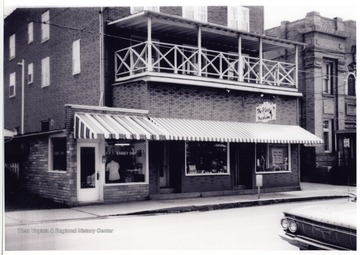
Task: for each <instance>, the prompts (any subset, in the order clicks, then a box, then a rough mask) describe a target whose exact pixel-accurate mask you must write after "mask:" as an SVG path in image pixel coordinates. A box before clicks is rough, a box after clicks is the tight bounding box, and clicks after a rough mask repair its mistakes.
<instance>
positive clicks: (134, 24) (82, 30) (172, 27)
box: [4, 6, 322, 205]
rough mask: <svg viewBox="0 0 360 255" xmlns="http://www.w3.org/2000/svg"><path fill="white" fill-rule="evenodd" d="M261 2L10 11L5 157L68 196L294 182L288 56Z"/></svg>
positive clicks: (292, 84) (50, 193)
mask: <svg viewBox="0 0 360 255" xmlns="http://www.w3.org/2000/svg"><path fill="white" fill-rule="evenodd" d="M263 20H264V19H263V7H260V6H246V7H243V6H238V7H234V6H216V7H212V6H208V7H206V6H202V7H163V6H161V7H156V6H154V7H147V9H144V7H131V8H130V7H116V8H50V9H38V8H34V9H17V10H15V11H14V12H13V13H12V14H11V15H10V16H8V17H7V18H6V19H5V30H4V36H5V43H4V47H5V51H4V53H5V54H4V67H5V70H4V78H5V79H4V80H5V84H7V85H6V86H4V95H5V97H4V101H5V105H4V106H5V128H6V129H9V130H16V131H17V135H16V136H15V137H14V138H13V139H12V140H11V141H10V142H7V143H6V153H5V154H6V157H5V160H6V164H7V166H9V168H11V166H14V165H17V166H19V167H18V168H16V169H18V170H13V169H10V173H11V172H14V171H15V172H16V175H17V177H18V179H19V181H20V182H21V183H23V184H24V185H25V187H26V188H27V189H28V190H30V191H31V192H34V193H37V194H40V195H41V196H44V197H48V198H51V199H53V200H55V201H58V202H62V203H66V204H69V205H78V204H82V203H89V202H91V203H93V202H105V203H110V202H121V201H130V200H144V199H148V198H161V197H164V196H166V197H171V196H175V197H180V196H183V197H184V196H199V195H202V196H210V195H227V194H250V193H256V179H257V178H256V176H262V182H263V186H262V187H263V190H264V191H265V192H266V191H282V190H296V189H299V188H300V187H299V182H300V176H299V169H300V151H301V149H302V147H303V146H302V144H307V145H315V144H319V143H321V142H322V140H321V139H319V138H318V137H316V136H314V135H313V134H311V133H310V132H308V131H306V130H304V129H302V128H300V127H299V119H300V117H299V100H300V98H301V97H302V94H301V93H300V92H299V88H298V72H297V70H298V61H297V57H294V58H292V59H291V60H290V61H288V60H287V61H278V60H277V59H273V58H272V56H273V55H274V54H276V52H278V51H279V50H282V49H288V50H293V51H294V52H295V55H296V56H297V54H299V48H302V47H303V46H304V44H303V43H297V42H294V41H290V40H287V39H278V38H275V37H270V36H264V35H263V31H264V24H263Z"/></svg>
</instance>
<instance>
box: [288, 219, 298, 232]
mask: <svg viewBox="0 0 360 255" xmlns="http://www.w3.org/2000/svg"><path fill="white" fill-rule="evenodd" d="M297 229H298V226H297V224H296V222H295V221H293V220H292V221H290V222H289V231H290V232H291V233H295V232H296V231H297Z"/></svg>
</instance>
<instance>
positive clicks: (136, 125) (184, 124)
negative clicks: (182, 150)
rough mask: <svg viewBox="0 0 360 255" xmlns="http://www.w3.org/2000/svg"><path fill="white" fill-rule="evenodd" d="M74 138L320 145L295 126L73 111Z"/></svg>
mask: <svg viewBox="0 0 360 255" xmlns="http://www.w3.org/2000/svg"><path fill="white" fill-rule="evenodd" d="M74 130H75V132H74V135H75V138H88V139H92V138H97V136H98V135H103V136H104V137H105V138H106V139H111V138H114V139H147V140H184V141H214V142H238V143H285V144H288V143H291V144H308V145H309V144H311V145H316V144H321V143H323V141H322V139H320V138H318V137H317V136H315V135H313V134H312V133H310V132H308V131H306V130H305V129H303V128H301V127H299V126H295V125H274V124H264V123H242V122H229V121H214V120H194V119H177V118H153V117H146V116H120V115H110V114H94V113H76V114H75V129H74Z"/></svg>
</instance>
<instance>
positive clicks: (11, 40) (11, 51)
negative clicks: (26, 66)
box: [9, 34, 15, 60]
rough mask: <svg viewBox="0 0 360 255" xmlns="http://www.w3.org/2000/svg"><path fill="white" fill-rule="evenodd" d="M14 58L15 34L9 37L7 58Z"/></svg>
mask: <svg viewBox="0 0 360 255" xmlns="http://www.w3.org/2000/svg"><path fill="white" fill-rule="evenodd" d="M13 58H15V34H13V35H11V36H10V38H9V59H10V60H11V59H13Z"/></svg>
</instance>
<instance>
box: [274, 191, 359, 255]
mask: <svg viewBox="0 0 360 255" xmlns="http://www.w3.org/2000/svg"><path fill="white" fill-rule="evenodd" d="M281 226H282V230H281V231H280V234H279V235H280V237H281V238H282V239H283V240H285V241H287V242H289V243H290V244H292V245H295V246H297V247H299V248H300V250H356V197H355V198H353V199H351V201H348V202H344V203H338V202H337V203H334V202H331V203H329V204H327V205H311V206H304V207H301V208H293V209H290V210H287V211H284V218H282V219H281Z"/></svg>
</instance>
